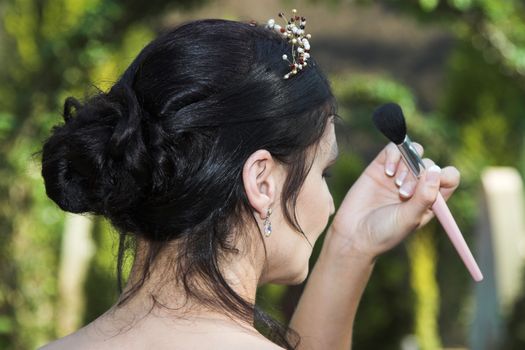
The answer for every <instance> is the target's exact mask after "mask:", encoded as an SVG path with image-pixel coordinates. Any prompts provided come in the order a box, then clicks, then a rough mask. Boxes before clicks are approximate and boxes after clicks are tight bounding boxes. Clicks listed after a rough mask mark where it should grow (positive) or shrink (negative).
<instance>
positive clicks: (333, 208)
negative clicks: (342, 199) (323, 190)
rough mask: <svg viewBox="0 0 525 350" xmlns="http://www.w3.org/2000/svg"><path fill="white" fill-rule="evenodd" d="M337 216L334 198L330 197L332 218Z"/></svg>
mask: <svg viewBox="0 0 525 350" xmlns="http://www.w3.org/2000/svg"><path fill="white" fill-rule="evenodd" d="M334 214H335V204H334V198H333V197H332V196H331V195H330V216H332V215H334Z"/></svg>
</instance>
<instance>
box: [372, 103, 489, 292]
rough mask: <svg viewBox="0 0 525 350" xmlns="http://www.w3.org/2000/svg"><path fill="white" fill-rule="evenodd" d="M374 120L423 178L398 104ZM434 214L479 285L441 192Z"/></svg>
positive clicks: (478, 275) (383, 109)
mask: <svg viewBox="0 0 525 350" xmlns="http://www.w3.org/2000/svg"><path fill="white" fill-rule="evenodd" d="M372 119H373V121H374V124H375V126H376V127H377V128H378V129H379V130H380V131H381V132H382V133H383V134H384V135H385V136H386V137H387V138H388V139H389V140H390V141H392V142H393V143H395V144H396V145H397V147H398V148H399V151H400V152H401V154H402V156H403V159H404V161H405V163H406V165H407V166H408V168H409V169H410V171H411V172H412V174H414V176H415V177H417V178H419V177H420V176H421V174H420V173H421V169H425V165H424V164H423V161H422V160H421V157H420V156H419V154H418V153H417V151H416V149H415V148H414V146H413V145H412V142H411V141H410V138H409V137H408V135H407V128H406V123H405V117H404V115H403V111H402V110H401V107H400V106H399V105H398V104H396V103H387V104H384V105H382V106H380V107H379V108H377V109H376V110H375V111H374V115H373V118H372ZM432 211H433V212H434V214H435V215H436V217H437V218H438V220H439V222H440V223H441V225H442V226H443V228H444V229H445V232H446V233H447V235H448V237H449V238H450V240H451V241H452V244H453V245H454V247H455V248H456V251H457V252H458V254H459V256H460V257H461V259H462V260H463V263H464V264H465V266H466V267H467V269H468V270H469V272H470V274H471V275H472V278H473V279H474V281H476V282H479V281H481V280H482V279H483V275H482V274H481V271H480V269H479V267H478V264H477V263H476V260H474V257H473V256H472V253H471V252H470V249H469V248H468V246H467V243H466V242H465V239H464V238H463V235H462V234H461V231H460V230H459V227H458V225H457V224H456V221H455V220H454V217H453V216H452V214H451V213H450V210H449V208H448V206H447V204H446V202H445V199H444V198H443V196H442V195H441V193H440V192H438V195H437V198H436V201H435V202H434V204H433V205H432Z"/></svg>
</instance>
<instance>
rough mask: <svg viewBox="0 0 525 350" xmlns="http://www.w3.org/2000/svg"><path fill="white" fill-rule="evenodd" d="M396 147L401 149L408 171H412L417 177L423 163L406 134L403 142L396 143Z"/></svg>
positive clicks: (422, 167)
mask: <svg viewBox="0 0 525 350" xmlns="http://www.w3.org/2000/svg"><path fill="white" fill-rule="evenodd" d="M397 147H398V148H399V150H400V151H401V154H402V155H403V159H404V160H405V163H406V164H407V166H408V168H409V169H410V171H412V174H414V176H416V177H417V178H419V176H420V173H421V169H425V165H424V164H423V161H422V160H421V157H420V156H419V153H417V150H416V149H415V148H414V146H413V145H412V141H411V140H410V138H409V137H408V135H406V136H405V139H404V140H403V143H401V144H399V145H397Z"/></svg>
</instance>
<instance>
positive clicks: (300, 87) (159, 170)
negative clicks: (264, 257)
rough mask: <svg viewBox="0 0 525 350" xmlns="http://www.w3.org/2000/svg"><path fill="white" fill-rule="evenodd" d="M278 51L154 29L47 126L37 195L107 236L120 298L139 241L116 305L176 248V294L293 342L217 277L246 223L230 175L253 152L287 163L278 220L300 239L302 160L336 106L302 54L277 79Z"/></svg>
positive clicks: (236, 35) (191, 28)
mask: <svg viewBox="0 0 525 350" xmlns="http://www.w3.org/2000/svg"><path fill="white" fill-rule="evenodd" d="M283 54H287V55H288V57H291V45H290V44H288V43H287V41H286V40H284V39H283V38H282V37H281V36H280V35H279V34H277V33H275V32H274V31H272V30H269V29H266V28H264V27H262V26H260V25H256V24H254V23H243V22H235V21H228V20H220V19H206V20H197V21H193V22H189V23H185V24H183V25H180V26H178V27H177V28H174V29H171V30H167V31H164V32H163V33H161V34H160V35H159V36H158V37H157V38H156V39H155V40H153V41H152V42H150V43H149V44H148V45H147V46H146V47H144V48H143V49H142V51H141V52H140V53H139V54H138V56H137V57H136V58H135V59H134V60H133V62H132V63H131V65H130V66H129V67H128V68H127V69H126V71H125V72H124V73H123V74H122V76H121V77H120V78H119V79H118V81H117V82H116V83H115V84H114V85H113V86H112V87H111V89H110V90H109V91H108V92H103V91H99V92H98V93H97V94H95V95H93V96H91V97H89V98H87V99H86V100H85V101H84V103H81V102H79V101H78V100H77V99H75V98H72V97H69V98H67V99H66V101H65V104H64V115H63V117H64V120H65V123H63V124H60V125H56V126H54V127H53V129H52V133H51V136H50V137H49V138H48V139H47V140H46V142H45V143H44V145H43V150H42V176H43V178H44V180H45V188H46V193H47V195H48V196H49V198H51V199H52V200H53V201H55V202H56V203H57V204H58V205H59V206H60V208H62V209H63V210H65V211H68V212H73V213H92V214H96V215H103V216H104V217H106V218H108V219H109V220H110V222H111V223H112V224H113V226H114V227H115V228H116V229H117V230H118V232H119V234H120V244H119V254H118V262H117V269H118V283H119V290H120V292H121V293H122V276H121V275H122V258H123V256H124V253H125V249H124V248H125V247H126V246H127V243H126V242H127V240H128V239H131V240H133V239H134V238H136V237H140V238H141V239H143V240H145V241H146V242H148V246H147V252H146V256H145V259H144V264H143V265H142V271H141V278H140V280H139V281H138V282H137V283H136V284H135V285H134V286H133V288H131V289H129V290H127V291H126V293H123V294H126V295H121V298H120V299H119V303H118V305H122V304H123V303H125V302H126V301H127V300H128V299H129V298H130V297H132V296H133V294H134V293H136V292H137V291H138V289H139V288H140V287H141V286H142V285H143V284H144V282H145V281H146V280H147V278H148V277H149V275H150V268H151V267H152V264H153V263H154V262H155V259H156V257H157V256H158V255H159V254H160V253H161V252H162V250H163V248H164V247H166V246H167V243H168V242H170V241H172V240H177V242H180V244H179V245H178V246H179V249H180V252H178V254H177V261H176V263H177V272H178V275H177V278H178V281H181V283H182V284H183V286H184V288H185V291H186V293H187V295H188V297H192V298H195V299H196V300H198V301H199V302H200V303H203V304H205V305H207V306H209V307H212V308H214V309H217V310H221V311H222V312H227V313H228V314H230V315H234V316H237V317H241V318H243V319H250V317H251V318H253V317H254V316H255V319H256V323H257V325H258V326H259V327H262V328H264V329H265V330H266V332H267V333H270V334H267V336H269V337H270V338H271V339H272V340H273V341H275V342H276V343H278V344H279V345H281V346H284V347H286V348H290V349H291V348H294V347H295V346H296V345H297V342H296V341H291V339H292V338H291V337H290V333H288V334H287V333H286V329H284V328H279V325H278V324H277V323H276V322H275V321H273V320H272V319H271V318H270V317H268V316H266V314H264V313H263V312H262V311H260V310H259V309H258V308H257V307H256V306H255V305H253V304H252V303H250V302H248V301H246V300H244V299H243V298H242V297H240V296H239V295H238V294H237V293H235V291H234V290H233V289H232V288H231V287H230V286H229V285H228V283H227V282H226V281H225V279H224V277H223V275H222V274H221V272H220V269H219V257H220V256H221V254H224V253H225V252H231V253H235V252H236V250H235V247H234V245H232V244H231V237H230V236H231V234H232V232H234V230H233V229H234V228H236V227H237V228H239V227H245V226H242V225H246V224H247V222H245V221H244V219H245V218H246V217H248V218H249V217H251V219H253V221H254V222H255V224H256V226H257V221H256V219H255V217H254V216H253V214H252V212H253V208H251V206H250V204H249V202H248V200H247V197H246V193H245V192H244V187H243V181H242V176H241V175H242V168H243V165H244V163H245V161H246V160H247V158H248V157H249V156H250V155H251V154H252V153H253V152H255V151H257V150H259V149H266V150H268V151H269V152H270V153H271V154H272V156H273V157H274V158H275V159H276V160H277V161H279V162H282V163H283V164H285V166H286V167H287V170H288V176H287V179H286V181H285V184H284V188H283V192H282V198H281V199H282V203H284V207H283V210H284V212H285V217H286V220H287V221H288V222H289V223H290V224H291V225H293V226H294V227H295V228H296V229H297V231H298V232H301V233H303V231H302V229H301V228H300V226H299V223H298V222H297V217H296V215H295V205H296V200H297V196H298V193H299V190H300V188H301V186H302V184H303V182H304V179H305V178H306V175H307V174H308V172H309V171H310V168H311V164H312V163H311V162H312V161H313V160H312V161H310V160H309V158H308V156H307V154H308V152H307V151H308V150H309V149H311V148H312V147H317V146H316V145H317V144H318V142H319V140H320V138H321V136H322V134H323V131H324V129H325V127H326V125H327V123H328V120H329V118H330V116H332V115H335V114H336V102H335V99H334V96H333V94H332V92H331V89H330V86H329V83H328V81H327V79H326V77H325V75H324V74H323V73H322V72H321V70H320V69H319V66H318V65H317V64H316V62H315V60H314V58H310V59H309V60H308V66H307V67H306V68H305V69H304V70H303V71H301V72H299V73H298V74H297V75H295V76H291V77H290V78H289V79H284V78H283V76H284V75H285V74H286V73H287V72H288V71H289V70H290V68H289V66H288V64H287V63H286V61H283V59H282V55H283ZM251 219H249V220H251ZM240 233H242V231H240ZM303 234H304V233H303ZM152 297H153V298H154V296H152ZM292 333H293V332H292Z"/></svg>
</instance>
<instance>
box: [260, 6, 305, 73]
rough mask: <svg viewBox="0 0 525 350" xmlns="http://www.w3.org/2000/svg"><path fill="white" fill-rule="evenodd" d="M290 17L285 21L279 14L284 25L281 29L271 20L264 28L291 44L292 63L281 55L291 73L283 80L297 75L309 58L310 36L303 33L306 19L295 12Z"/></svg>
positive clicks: (281, 13)
mask: <svg viewBox="0 0 525 350" xmlns="http://www.w3.org/2000/svg"><path fill="white" fill-rule="evenodd" d="M292 14H293V15H292V17H290V19H286V17H285V16H284V13H283V12H279V17H281V18H283V19H284V20H285V23H286V25H285V26H283V27H281V26H280V25H278V24H275V20H274V19H273V18H271V19H269V20H268V22H267V24H266V28H268V29H272V30H275V31H276V32H278V33H279V34H281V35H282V36H283V38H285V39H287V40H288V42H289V43H290V44H292V61H290V60H289V59H288V56H287V55H283V60H285V61H288V63H289V64H290V69H291V71H290V72H288V73H287V74H285V75H284V79H288V78H289V77H290V76H291V75H295V74H297V73H298V72H299V71H300V70H302V69H303V68H304V67H306V66H307V63H306V61H307V60H308V58H310V54H309V51H310V42H309V41H308V39H310V38H311V37H312V36H311V35H310V34H306V35H305V32H304V28H305V26H306V18H304V17H299V16H297V15H296V14H297V10H296V9H293V10H292Z"/></svg>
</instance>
